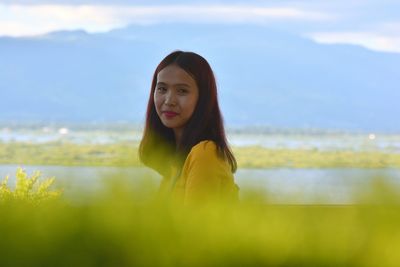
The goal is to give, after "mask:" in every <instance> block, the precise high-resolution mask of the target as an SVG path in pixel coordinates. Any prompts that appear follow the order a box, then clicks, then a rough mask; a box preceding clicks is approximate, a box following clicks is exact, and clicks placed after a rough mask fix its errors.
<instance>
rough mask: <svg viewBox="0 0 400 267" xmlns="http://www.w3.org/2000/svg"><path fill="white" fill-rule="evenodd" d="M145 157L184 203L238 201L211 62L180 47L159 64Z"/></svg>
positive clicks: (165, 192) (149, 107)
mask: <svg viewBox="0 0 400 267" xmlns="http://www.w3.org/2000/svg"><path fill="white" fill-rule="evenodd" d="M139 157H140V160H141V161H142V162H143V163H144V164H145V165H147V166H148V167H150V168H152V169H154V170H156V171H157V172H159V173H160V174H161V175H162V176H163V180H162V182H161V186H160V193H161V194H162V195H171V197H172V198H173V199H174V200H176V201H178V202H179V203H183V204H190V203H194V202H197V203H198V202H201V203H202V202H204V201H209V200H213V201H214V200H228V201H237V199H238V187H237V186H236V184H235V183H234V178H233V173H234V172H235V171H236V167H237V164H236V160H235V157H234V156H233V154H232V152H231V150H230V149H229V147H228V144H227V141H226V137H225V131H224V127H223V121H222V116H221V112H220V109H219V105H218V99H217V86H216V82H215V77H214V74H213V71H212V69H211V67H210V65H209V64H208V62H207V61H206V60H205V59H204V58H203V57H201V56H200V55H198V54H195V53H192V52H183V51H176V52H173V53H171V54H169V55H168V56H166V57H165V58H164V59H163V60H162V61H161V62H160V64H159V65H158V66H157V68H156V70H155V72H154V76H153V81H152V85H151V92H150V97H149V101H148V105H147V114H146V125H145V129H144V134H143V139H142V141H141V143H140V148H139Z"/></svg>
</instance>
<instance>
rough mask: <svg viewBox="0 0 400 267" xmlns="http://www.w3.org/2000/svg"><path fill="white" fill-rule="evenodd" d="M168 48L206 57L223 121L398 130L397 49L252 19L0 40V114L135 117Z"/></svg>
mask: <svg viewBox="0 0 400 267" xmlns="http://www.w3.org/2000/svg"><path fill="white" fill-rule="evenodd" d="M176 49H182V50H191V51H195V52H198V53H200V54H201V55H203V56H204V57H205V58H207V59H208V60H209V62H210V64H211V65H212V67H213V68H214V71H215V73H216V76H217V80H218V85H219V98H220V101H221V104H222V109H223V113H224V117H225V120H226V123H227V124H229V125H266V126H272V127H285V128H320V129H344V130H365V131H384V132H399V131H400V123H399V114H400V105H399V104H398V103H397V102H399V100H400V88H399V84H400V67H399V66H400V54H394V53H381V52H373V51H369V50H366V49H364V48H362V47H358V46H351V45H323V44H317V43H315V42H313V41H311V40H308V39H305V38H302V37H299V36H294V35H291V34H287V33H282V32H277V31H274V30H271V29H268V28H266V27H262V26H251V25H247V26H244V25H235V26H227V25H211V24H210V25H208V24H163V25H151V26H129V27H126V28H122V29H117V30H113V31H110V32H108V33H102V34H88V33H86V32H84V31H65V32H53V33H50V34H48V35H44V36H37V37H34V38H6V37H3V38H0V96H1V100H2V104H1V105H0V121H42V122H43V121H52V122H54V121H66V122H93V121H98V122H108V121H110V122H115V121H131V122H133V123H141V122H143V120H144V110H145V107H146V103H147V99H148V95H149V87H150V83H151V78H152V74H153V71H154V69H155V67H156V65H157V64H158V62H159V61H160V60H161V59H162V58H163V57H164V56H165V55H166V54H168V53H169V52H171V51H172V50H176Z"/></svg>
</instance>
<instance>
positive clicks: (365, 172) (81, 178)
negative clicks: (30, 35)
mask: <svg viewBox="0 0 400 267" xmlns="http://www.w3.org/2000/svg"><path fill="white" fill-rule="evenodd" d="M17 168H18V165H0V178H3V177H5V176H6V175H9V176H10V179H9V185H10V186H11V187H12V186H13V185H14V184H15V172H16V169H17ZM23 168H24V169H25V170H26V171H27V172H28V173H29V174H31V173H32V172H33V171H35V170H40V171H41V173H42V177H44V178H48V177H52V176H54V177H56V187H59V188H63V189H64V195H65V196H66V197H73V196H74V192H76V191H79V192H84V193H85V194H88V195H90V194H93V193H96V192H97V191H98V190H100V189H101V188H102V187H103V186H104V185H105V184H106V183H107V180H108V181H110V179H116V177H123V180H124V181H125V182H128V184H130V183H132V185H134V184H135V183H138V182H140V181H141V182H143V179H146V180H147V181H149V182H151V183H155V184H158V183H159V182H160V176H158V175H157V173H155V172H153V171H150V170H149V169H147V168H134V167H129V168H118V167H64V166H23ZM143 177H145V178H143ZM377 177H383V179H385V180H386V181H388V182H390V183H391V184H392V185H393V186H396V187H398V188H400V170H399V169H372V170H371V169H288V168H286V169H239V170H238V172H237V173H236V174H235V180H236V183H237V184H238V185H239V187H240V188H241V194H244V193H245V192H246V191H247V192H249V191H248V190H249V189H250V188H256V189H258V190H260V189H261V190H264V191H266V192H267V194H268V197H269V199H270V201H271V202H273V203H293V204H304V203H318V204H347V203H351V202H352V200H353V198H352V197H353V192H354V191H356V190H357V189H360V188H362V187H364V186H366V185H368V184H369V183H371V182H372V181H373V179H375V178H377Z"/></svg>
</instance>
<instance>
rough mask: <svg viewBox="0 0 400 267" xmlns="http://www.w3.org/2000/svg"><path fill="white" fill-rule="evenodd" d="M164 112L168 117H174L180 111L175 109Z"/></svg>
mask: <svg viewBox="0 0 400 267" xmlns="http://www.w3.org/2000/svg"><path fill="white" fill-rule="evenodd" d="M162 114H164V115H165V117H167V118H173V117H175V116H176V115H178V113H176V112H173V111H163V113H162Z"/></svg>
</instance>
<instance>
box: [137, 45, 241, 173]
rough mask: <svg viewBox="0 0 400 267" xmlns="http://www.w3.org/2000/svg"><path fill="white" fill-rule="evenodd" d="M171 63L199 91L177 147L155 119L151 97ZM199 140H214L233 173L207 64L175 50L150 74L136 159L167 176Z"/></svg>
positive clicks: (201, 59) (171, 132)
mask: <svg viewBox="0 0 400 267" xmlns="http://www.w3.org/2000/svg"><path fill="white" fill-rule="evenodd" d="M172 64H175V65H177V66H179V67H180V68H182V69H183V70H185V71H186V72H187V73H188V74H189V75H190V76H191V77H192V78H193V79H194V80H195V81H196V84H197V87H198V88H199V98H198V101H197V104H196V107H195V110H194V112H193V115H192V117H191V118H190V119H189V121H188V122H187V124H186V125H185V128H184V130H183V133H182V138H181V141H180V143H179V144H176V141H175V136H174V132H173V130H172V129H171V128H167V127H166V126H164V125H163V123H162V122H161V120H160V118H159V117H158V115H157V112H156V108H155V104H154V98H153V94H154V90H155V87H156V84H157V75H158V73H159V72H160V71H161V70H162V69H164V68H165V67H167V66H169V65H172ZM203 140H212V141H214V142H215V144H216V146H217V152H218V156H219V157H221V158H223V159H224V160H227V161H228V163H229V164H230V166H231V171H232V172H235V171H236V168H237V163H236V159H235V157H234V156H233V153H232V151H231V150H230V148H229V146H228V143H227V140H226V136H225V129H224V125H223V119H222V115H221V111H220V109H219V105H218V97H217V85H216V82H215V77H214V73H213V71H212V69H211V67H210V65H209V64H208V62H207V60H205V59H204V58H203V57H202V56H200V55H198V54H196V53H193V52H184V51H175V52H172V53H171V54H169V55H168V56H166V57H165V58H164V59H163V60H162V61H161V62H160V64H159V65H158V66H157V68H156V70H155V72H154V75H153V81H152V84H151V90H150V97H149V101H148V104H147V112H146V124H145V128H144V133H143V138H142V141H141V143H140V147H139V158H140V160H141V161H142V162H143V163H144V164H145V165H147V166H148V167H150V168H152V169H154V170H156V171H157V172H159V173H160V174H161V175H169V170H170V168H169V167H170V164H172V162H175V163H176V164H178V166H179V167H180V168H181V167H182V165H183V163H184V159H186V157H187V155H188V153H189V152H190V149H191V148H192V147H193V146H195V145H196V144H197V143H199V142H201V141H203Z"/></svg>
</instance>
